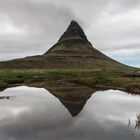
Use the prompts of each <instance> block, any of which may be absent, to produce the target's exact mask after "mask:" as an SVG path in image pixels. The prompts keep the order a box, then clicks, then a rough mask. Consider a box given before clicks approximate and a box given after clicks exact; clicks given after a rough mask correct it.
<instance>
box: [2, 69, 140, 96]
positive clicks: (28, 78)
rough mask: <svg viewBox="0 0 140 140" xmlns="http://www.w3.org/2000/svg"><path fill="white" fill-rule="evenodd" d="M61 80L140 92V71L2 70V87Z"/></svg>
mask: <svg viewBox="0 0 140 140" xmlns="http://www.w3.org/2000/svg"><path fill="white" fill-rule="evenodd" d="M48 80H49V81H55V80H59V81H60V82H62V81H63V82H69V83H77V84H81V85H86V86H90V87H99V88H102V87H104V88H114V89H122V90H127V91H130V92H134V93H138V94H140V73H139V71H131V70H129V71H128V70H127V71H126V72H124V71H121V70H120V71H115V70H114V69H107V70H106V69H94V70H89V69H83V70H81V69H75V70H72V69H50V70H45V69H30V70H24V69H21V70H14V69H13V70H9V69H4V70H0V89H4V88H6V87H11V86H15V85H22V84H24V85H25V84H26V85H32V84H33V83H40V82H47V81H48Z"/></svg>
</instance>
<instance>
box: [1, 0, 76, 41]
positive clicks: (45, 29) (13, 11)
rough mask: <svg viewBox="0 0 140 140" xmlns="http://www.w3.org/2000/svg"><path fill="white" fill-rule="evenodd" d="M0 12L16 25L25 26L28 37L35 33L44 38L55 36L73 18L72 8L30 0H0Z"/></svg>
mask: <svg viewBox="0 0 140 140" xmlns="http://www.w3.org/2000/svg"><path fill="white" fill-rule="evenodd" d="M0 13H1V14H3V15H6V16H8V17H9V18H10V19H11V20H12V21H13V22H14V24H15V25H16V26H18V27H22V26H25V27H26V28H27V30H28V32H29V35H30V37H31V36H35V35H37V37H39V36H40V37H43V38H44V39H47V38H48V39H49V38H50V37H51V38H52V37H57V36H58V34H60V33H61V32H63V31H64V29H65V28H66V26H67V25H68V24H69V22H70V21H71V20H72V19H73V18H75V15H74V14H73V12H72V10H70V9H68V8H66V7H65V6H56V5H55V4H54V3H45V4H44V3H40V4H37V3H34V2H31V1H30V0H24V1H23V0H13V1H9V0H1V1H0ZM56 25H57V26H56ZM45 35H46V36H45Z"/></svg>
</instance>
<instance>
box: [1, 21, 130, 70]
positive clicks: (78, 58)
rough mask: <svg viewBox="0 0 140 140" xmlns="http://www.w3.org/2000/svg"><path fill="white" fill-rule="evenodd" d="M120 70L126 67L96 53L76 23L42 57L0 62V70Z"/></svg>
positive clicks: (71, 24) (98, 52) (72, 22)
mask: <svg viewBox="0 0 140 140" xmlns="http://www.w3.org/2000/svg"><path fill="white" fill-rule="evenodd" d="M120 67H121V68H122V67H127V66H125V65H123V64H121V63H119V62H117V61H115V60H113V59H111V58H109V57H107V56H106V55H104V54H103V53H101V52H100V51H98V50H97V49H96V48H94V47H93V46H92V44H91V43H90V42H89V41H88V39H87V37H86V35H85V33H84V31H83V29H82V28H81V27H80V25H79V24H78V23H77V22H76V21H71V23H70V25H69V27H68V28H67V30H66V31H65V32H64V34H63V35H62V36H61V37H60V39H59V40H58V42H57V43H56V44H55V45H53V46H52V47H51V48H50V49H49V50H48V51H47V52H45V53H44V54H43V55H37V56H30V57H25V58H21V59H15V60H10V61H6V62H0V68H16V69H18V68H24V69H25V68H26V69H30V68H31V69H32V68H48V69H52V68H76V69H77V68H78V69H81V68H82V69H83V68H85V69H86V68H90V69H101V68H120Z"/></svg>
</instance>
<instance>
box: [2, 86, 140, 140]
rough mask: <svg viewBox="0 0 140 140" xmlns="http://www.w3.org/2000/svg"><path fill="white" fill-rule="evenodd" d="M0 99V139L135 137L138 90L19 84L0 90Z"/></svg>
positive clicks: (137, 134)
mask: <svg viewBox="0 0 140 140" xmlns="http://www.w3.org/2000/svg"><path fill="white" fill-rule="evenodd" d="M49 91H51V92H49ZM80 93H81V94H80ZM0 99H1V100H0V140H93V139H95V140H103V139H104V140H118V139H120V140H125V139H127V140H135V139H136V140H138V139H140V131H139V129H138V128H139V126H140V125H139V123H137V116H138V114H139V113H140V96H137V95H131V94H128V93H125V92H122V91H118V90H106V91H95V89H89V88H87V87H82V86H81V87H80V86H79V87H76V86H75V87H73V88H72V87H71V88H68V87H63V88H56V89H55V88H48V90H47V89H45V88H33V87H26V86H20V87H14V88H8V89H6V90H4V91H2V92H0ZM136 124H137V125H136Z"/></svg>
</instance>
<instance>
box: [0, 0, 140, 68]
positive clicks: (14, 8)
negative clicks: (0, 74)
mask: <svg viewBox="0 0 140 140" xmlns="http://www.w3.org/2000/svg"><path fill="white" fill-rule="evenodd" d="M71 20H76V21H77V22H78V23H79V24H80V25H81V26H82V28H83V29H84V31H85V33H86V35H87V37H88V39H89V41H90V42H91V43H92V44H93V45H94V47H96V48H97V49H98V50H100V51H102V52H103V53H105V54H107V55H109V56H110V57H112V58H114V59H117V60H118V61H120V62H122V63H125V64H128V65H133V66H138V67H140V0H0V61H3V60H9V59H14V58H19V57H25V56H29V55H36V54H42V53H44V52H45V51H47V50H48V49H49V48H50V47H51V46H52V45H53V44H54V43H56V42H57V40H58V39H59V38H60V36H61V35H62V33H63V32H64V31H65V30H66V28H67V26H68V25H69V24H70V21H71Z"/></svg>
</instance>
